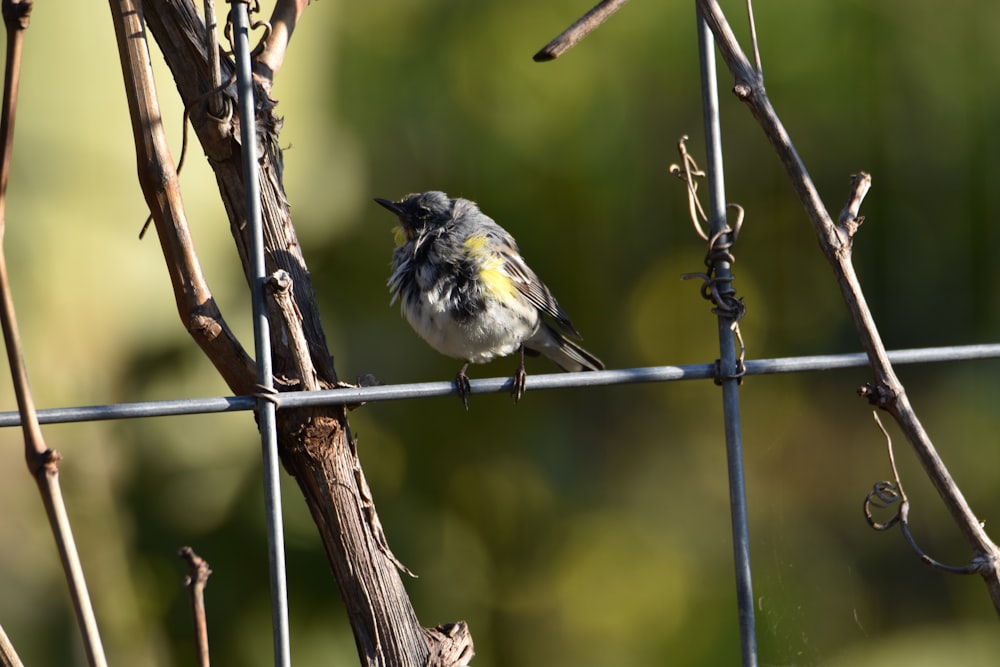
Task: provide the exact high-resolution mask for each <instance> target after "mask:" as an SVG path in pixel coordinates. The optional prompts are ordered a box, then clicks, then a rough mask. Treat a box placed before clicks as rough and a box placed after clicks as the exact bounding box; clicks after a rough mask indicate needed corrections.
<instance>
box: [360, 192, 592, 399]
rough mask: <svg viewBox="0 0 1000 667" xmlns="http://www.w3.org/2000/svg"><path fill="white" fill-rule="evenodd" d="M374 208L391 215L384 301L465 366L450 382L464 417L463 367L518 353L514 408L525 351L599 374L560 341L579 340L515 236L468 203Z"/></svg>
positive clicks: (428, 200)
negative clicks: (392, 240)
mask: <svg viewBox="0 0 1000 667" xmlns="http://www.w3.org/2000/svg"><path fill="white" fill-rule="evenodd" d="M375 201H376V202H378V203H379V204H381V205H382V206H384V207H385V208H387V209H389V210H390V211H392V212H393V213H395V214H396V215H397V216H399V226H398V227H396V228H395V230H393V231H394V234H395V237H396V250H395V252H393V255H392V276H391V277H390V278H389V281H388V286H389V291H390V292H391V293H392V301H391V302H390V303H391V304H392V303H395V302H396V301H397V300H398V301H399V303H400V309H401V310H402V313H403V315H404V316H405V317H406V319H407V321H409V323H410V326H412V327H413V329H414V331H416V332H417V333H418V334H419V335H420V337H421V338H423V339H424V340H425V341H427V342H428V343H429V344H430V346H431V347H433V348H434V349H435V350H437V351H438V352H440V353H442V354H444V355H447V356H449V357H453V358H455V359H461V360H462V361H464V362H465V364H464V365H463V366H462V368H461V370H459V371H458V375H457V376H456V377H455V384H456V387H457V388H458V393H459V395H460V396H461V397H462V403H463V404H464V405H465V408H466V409H468V408H469V391H470V387H469V378H468V377H467V376H466V374H465V371H466V370H467V369H468V368H469V364H482V363H486V362H488V361H490V360H491V359H494V358H496V357H504V356H507V355H508V354H512V353H514V352H520V354H521V363H520V365H519V366H518V369H517V372H516V373H515V374H514V378H513V386H512V392H511V393H512V394H513V395H514V401H515V402H516V401H518V400H520V398H521V395H522V394H523V393H524V385H525V380H526V377H527V374H526V373H525V371H524V355H525V353H528V354H532V355H535V354H539V353H541V354H543V355H545V356H546V357H548V358H549V359H551V360H552V361H554V362H555V363H556V364H557V365H558V366H559V367H560V368H562V369H563V370H565V371H598V370H602V369H603V368H604V364H603V363H602V362H601V360H600V359H598V358H597V357H595V356H594V355H592V354H591V353H589V352H587V351H586V350H584V349H583V348H582V347H580V346H579V345H577V344H576V343H575V342H573V341H572V340H569V339H568V338H567V337H566V336H565V335H563V334H564V333H565V334H567V335H569V336H572V337H573V338H577V339H579V338H580V334H579V333H578V332H577V330H576V328H574V327H573V324H572V323H571V322H570V321H569V318H568V317H567V316H566V313H565V312H563V309H562V308H560V307H559V303H558V302H557V301H556V299H555V297H554V296H552V292H550V291H549V288H548V287H546V286H545V284H544V283H543V282H542V281H541V280H539V279H538V276H536V275H535V272H534V271H532V270H531V268H530V267H528V265H527V264H526V263H525V262H524V259H523V258H522V257H521V254H520V252H518V249H517V242H516V241H514V237H513V236H511V235H510V234H509V233H508V232H507V230H505V229H504V228H503V227H501V226H500V225H498V224H497V223H496V222H495V221H494V220H493V219H492V218H490V217H489V216H487V215H485V214H484V213H482V212H480V210H479V207H478V206H477V205H476V203H475V202H473V201H469V200H468V199H461V198H454V199H453V198H451V197H449V196H448V195H446V194H445V193H443V192H436V191H431V192H423V193H419V194H411V195H407V196H406V197H403V199H401V200H400V201H390V200H388V199H378V198H376V199H375ZM550 322H551V323H550Z"/></svg>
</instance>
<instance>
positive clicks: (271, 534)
mask: <svg viewBox="0 0 1000 667" xmlns="http://www.w3.org/2000/svg"><path fill="white" fill-rule="evenodd" d="M233 15H234V21H233V23H234V29H235V30H234V34H235V40H234V41H235V46H236V49H235V56H236V60H237V63H238V65H239V67H238V70H237V71H238V82H237V83H238V88H239V99H240V102H241V104H240V112H241V126H242V127H243V128H245V129H246V132H247V134H246V136H245V137H244V139H243V145H244V146H249V147H252V146H253V145H254V143H255V142H254V138H253V128H254V127H255V123H254V120H253V97H252V89H251V83H250V73H249V72H250V70H249V62H250V61H249V58H250V52H249V39H248V31H249V28H248V22H247V6H246V4H244V3H243V2H234V3H233ZM699 37H700V40H699V44H700V49H701V57H702V86H703V93H704V100H703V101H704V108H705V125H706V135H707V142H706V143H707V146H708V151H709V174H710V188H711V192H710V207H709V208H710V210H711V216H710V218H711V222H712V224H713V236H714V235H715V233H716V232H724V228H725V225H726V220H725V212H726V205H725V197H724V192H723V189H724V188H723V180H722V173H723V169H722V149H721V139H720V135H719V113H718V105H717V104H718V99H717V95H716V81H715V62H714V45H713V41H712V36H711V32H710V31H709V29H708V27H707V25H706V23H705V22H704V20H702V19H701V18H700V17H699ZM244 157H245V158H246V165H245V167H246V181H245V182H246V183H248V184H250V185H251V186H252V185H255V184H256V183H257V172H256V167H257V165H256V160H255V158H254V155H253V151H246V152H245V154H244ZM256 192H257V191H256V190H255V189H254V188H253V187H250V188H248V195H247V204H248V210H249V211H250V212H251V214H250V218H251V230H252V233H251V234H250V238H251V242H252V243H253V245H254V251H253V253H252V255H253V257H255V258H257V259H259V262H258V263H255V271H256V275H255V284H254V295H253V296H254V313H255V318H254V319H255V327H254V335H255V341H256V345H255V349H256V353H257V362H258V365H259V366H258V372H259V377H260V378H261V384H260V385H259V392H258V393H257V394H254V395H244V396H216V397H207V398H189V399H176V400H162V401H144V402H126V403H116V404H104V405H92V406H77V407H63V408H51V409H42V410H39V411H38V421H39V422H40V423H42V424H68V423H77V422H94V421H107V420H121V419H142V418H152V417H171V416H180V415H196V414H218V413H227V412H241V411H250V410H257V411H258V413H259V414H260V419H259V425H260V432H261V439H262V455H263V468H264V483H265V490H266V493H265V497H266V501H265V502H266V512H267V516H268V541H269V554H270V562H271V594H272V617H273V618H272V620H273V634H274V655H275V665H280V666H282V667H286V666H287V665H290V663H291V661H290V657H289V655H290V652H289V639H288V608H287V593H286V591H285V572H284V556H283V546H282V545H283V536H282V532H283V531H282V522H281V505H280V496H279V488H278V486H279V485H278V483H277V474H278V464H277V460H278V458H277V451H276V442H277V435H276V425H275V411H276V410H282V409H295V408H305V407H316V406H322V405H352V404H361V403H371V402H380V401H397V400H414V399H421V398H434V397H441V396H448V395H453V394H456V393H457V390H456V386H455V383H454V382H452V381H441V382H420V383H408V384H394V385H377V384H376V385H372V386H356V387H353V386H352V387H343V388H338V389H332V390H324V391H302V392H295V393H280V394H279V393H274V390H273V387H272V385H271V383H270V382H269V378H270V376H271V371H270V357H269V345H268V344H267V341H268V340H269V333H268V328H267V318H266V309H265V307H264V303H263V299H264V297H263V284H262V281H263V280H264V273H263V272H264V267H263V255H262V250H261V248H262V247H263V245H262V244H263V239H262V233H261V225H260V210H259V197H258V195H257V194H256ZM255 219H256V222H255V223H254V220H255ZM730 231H731V230H730ZM714 262H715V266H714V267H713V268H711V269H710V271H712V270H715V271H719V272H721V273H716V276H717V277H718V276H721V279H722V280H723V281H725V280H727V279H728V280H729V282H730V283H731V278H727V275H728V274H727V271H728V264H727V262H726V260H725V257H722V258H721V259H720V258H719V257H718V256H716V257H715V258H714ZM727 285H728V283H727ZM731 319H733V318H730V317H728V314H725V313H723V314H720V359H721V361H717V362H714V363H704V364H693V365H683V366H654V367H641V368H628V369H615V370H605V371H596V372H588V373H554V374H543V375H532V376H529V377H528V378H527V382H526V386H525V389H526V390H527V391H529V392H530V391H544V390H564V389H571V388H582V387H598V386H616V385H628V384H643V383H662V382H677V381H684V380H706V379H712V380H714V381H716V382H717V383H718V384H720V385H722V391H723V403H724V406H723V408H724V417H725V423H726V429H725V430H726V440H727V451H728V456H727V461H728V468H729V479H730V499H731V508H732V512H733V514H732V521H733V550H734V565H735V569H736V579H737V582H736V583H737V599H738V607H739V609H738V611H739V615H740V631H741V648H742V657H743V664H744V665H748V666H749V665H756V664H757V654H756V640H755V630H754V620H753V619H754V605H753V593H752V586H751V582H750V578H749V572H750V554H749V537H748V524H747V516H746V500H745V488H744V482H743V464H742V453H741V437H740V416H739V402H738V391H737V385H738V384H739V381H740V379H742V378H743V377H750V376H758V375H771V374H784V373H804V372H817V371H831V370H835V369H846V368H858V367H864V366H867V365H868V363H869V362H868V358H867V356H866V355H865V354H862V353H851V354H832V355H815V356H799V357H784V358H771V359H757V360H746V361H744V360H742V344H741V342H740V341H738V333H736V334H735V337H734V329H733V328H732V327H731V326H730V320H731ZM727 332H728V334H727ZM997 358H1000V344H984V345H961V346H947V347H933V348H920V349H905V350H896V351H892V352H890V353H889V359H890V361H891V362H892V363H894V364H898V365H905V364H927V363H935V362H959V361H973V360H982V359H997ZM511 384H512V380H511V378H509V377H503V378H488V379H477V380H471V381H470V393H473V394H486V393H500V392H509V391H510V390H511ZM20 424H21V418H20V415H19V414H18V413H17V412H13V411H9V412H0V427H14V426H19V425H20Z"/></svg>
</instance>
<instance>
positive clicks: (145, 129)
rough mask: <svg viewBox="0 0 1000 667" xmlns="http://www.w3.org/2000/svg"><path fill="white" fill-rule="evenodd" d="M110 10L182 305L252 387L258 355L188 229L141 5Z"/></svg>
mask: <svg viewBox="0 0 1000 667" xmlns="http://www.w3.org/2000/svg"><path fill="white" fill-rule="evenodd" d="M111 13H112V16H113V19H114V23H115V33H116V35H117V38H118V52H119V55H120V57H121V63H122V73H123V75H124V77H125V92H126V96H127V97H128V103H129V113H130V116H131V118H132V132H133V135H134V137H135V146H136V160H137V163H138V171H139V184H140V186H141V187H142V192H143V195H144V196H145V197H146V203H147V204H148V205H149V210H150V212H151V213H152V215H153V221H154V222H155V224H156V231H157V235H158V236H159V239H160V247H161V248H162V250H163V256H164V259H165V260H166V263H167V270H168V272H169V274H170V282H171V284H172V285H173V289H174V299H175V301H176V303H177V311H178V313H180V317H181V321H182V322H183V323H184V326H185V327H186V328H187V330H188V332H189V333H190V334H191V336H192V337H193V338H194V339H195V341H196V342H197V343H198V345H199V346H200V347H201V348H202V349H203V350H204V351H205V354H206V355H207V356H208V358H209V359H210V360H211V361H212V363H213V364H214V365H215V367H216V369H217V370H218V371H219V374H220V375H221V376H222V378H223V379H224V380H225V382H226V384H228V385H229V387H230V389H232V390H233V391H234V392H236V393H238V394H247V393H251V392H252V391H253V386H254V383H255V377H256V371H255V368H254V364H253V360H252V359H251V358H250V356H249V355H248V354H247V353H246V351H245V350H244V349H243V346H242V345H241V344H240V342H239V341H238V340H237V339H236V336H235V334H233V332H232V331H231V330H230V329H229V326H228V325H227V324H226V322H225V320H224V319H223V318H222V313H221V312H220V311H219V308H218V306H217V305H216V303H215V299H214V298H213V297H212V293H211V291H210V290H209V288H208V284H207V283H206V281H205V277H204V275H203V273H202V271H201V264H200V263H199V262H198V256H197V254H196V253H195V249H194V242H193V240H192V239H191V234H190V231H189V229H188V224H187V217H186V215H185V212H184V204H183V202H182V200H181V191H180V183H179V182H178V179H177V171H176V169H175V167H174V162H173V158H172V157H171V156H170V150H169V148H168V147H167V140H166V136H165V134H164V131H163V126H162V124H161V121H160V111H159V102H158V100H157V95H156V88H155V86H154V84H153V72H152V66H151V64H150V59H149V47H148V45H147V43H146V32H145V27H144V26H143V23H142V8H141V7H140V5H139V3H138V2H134V1H133V0H111Z"/></svg>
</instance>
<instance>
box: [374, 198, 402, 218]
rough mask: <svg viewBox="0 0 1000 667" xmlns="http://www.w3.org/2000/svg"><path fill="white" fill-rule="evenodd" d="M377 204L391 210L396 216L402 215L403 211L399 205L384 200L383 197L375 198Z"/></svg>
mask: <svg viewBox="0 0 1000 667" xmlns="http://www.w3.org/2000/svg"><path fill="white" fill-rule="evenodd" d="M375 202H376V203H378V204H380V205H381V206H384V207H385V208H387V209H389V210H390V211H392V212H393V213H395V214H396V215H402V214H403V211H402V210H401V209H400V208H399V204H397V203H396V202H394V201H390V200H388V199H382V198H381V197H375Z"/></svg>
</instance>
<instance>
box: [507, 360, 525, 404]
mask: <svg viewBox="0 0 1000 667" xmlns="http://www.w3.org/2000/svg"><path fill="white" fill-rule="evenodd" d="M527 381H528V374H527V373H526V372H525V371H524V366H522V367H520V368H518V369H517V371H515V372H514V377H513V378H511V387H510V393H511V396H513V397H514V403H517V402H518V401H520V400H521V396H523V395H524V385H525V384H526V383H527Z"/></svg>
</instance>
